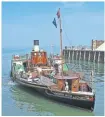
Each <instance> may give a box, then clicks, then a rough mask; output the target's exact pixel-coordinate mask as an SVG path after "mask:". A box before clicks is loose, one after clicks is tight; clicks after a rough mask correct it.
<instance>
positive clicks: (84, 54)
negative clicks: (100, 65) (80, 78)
mask: <svg viewBox="0 0 105 117" xmlns="http://www.w3.org/2000/svg"><path fill="white" fill-rule="evenodd" d="M85 54H86V51H84V61H85Z"/></svg>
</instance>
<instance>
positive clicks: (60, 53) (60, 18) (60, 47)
mask: <svg viewBox="0 0 105 117" xmlns="http://www.w3.org/2000/svg"><path fill="white" fill-rule="evenodd" d="M59 12H60V8H59ZM59 25H60V56H61V58H62V25H61V17H60V18H59Z"/></svg>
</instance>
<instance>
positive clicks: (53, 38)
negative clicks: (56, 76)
mask: <svg viewBox="0 0 105 117" xmlns="http://www.w3.org/2000/svg"><path fill="white" fill-rule="evenodd" d="M59 8H60V9H61V21H62V32H63V34H62V37H63V47H64V46H78V45H83V46H84V45H86V46H91V40H92V39H94V40H104V2H2V48H27V47H32V46H33V40H39V42H40V46H41V47H45V46H47V47H49V46H50V45H51V44H53V45H54V46H57V47H59V45H60V33H59V21H58V18H57V16H56V13H57V10H58V9H59ZM54 18H56V22H57V26H58V27H57V28H55V26H54V25H53V24H52V21H53V19H54Z"/></svg>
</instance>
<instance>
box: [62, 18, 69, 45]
mask: <svg viewBox="0 0 105 117" xmlns="http://www.w3.org/2000/svg"><path fill="white" fill-rule="evenodd" d="M62 19H63V22H65V21H64V17H63V16H62ZM62 26H63V30H64V32H65V35H66V37H67V40H68V42H69V45H71V43H70V39H69V37H68V35H67V33H66V31H65V28H64V25H63V23H62Z"/></svg>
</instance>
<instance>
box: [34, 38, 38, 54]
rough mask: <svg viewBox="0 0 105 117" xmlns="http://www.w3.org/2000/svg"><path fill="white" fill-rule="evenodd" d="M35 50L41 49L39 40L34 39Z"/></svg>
mask: <svg viewBox="0 0 105 117" xmlns="http://www.w3.org/2000/svg"><path fill="white" fill-rule="evenodd" d="M34 51H35V52H38V51H39V40H34Z"/></svg>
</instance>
